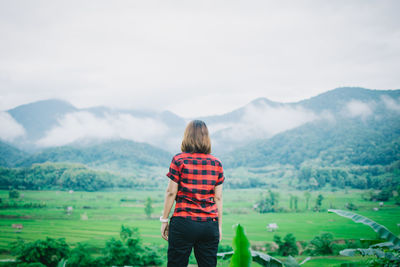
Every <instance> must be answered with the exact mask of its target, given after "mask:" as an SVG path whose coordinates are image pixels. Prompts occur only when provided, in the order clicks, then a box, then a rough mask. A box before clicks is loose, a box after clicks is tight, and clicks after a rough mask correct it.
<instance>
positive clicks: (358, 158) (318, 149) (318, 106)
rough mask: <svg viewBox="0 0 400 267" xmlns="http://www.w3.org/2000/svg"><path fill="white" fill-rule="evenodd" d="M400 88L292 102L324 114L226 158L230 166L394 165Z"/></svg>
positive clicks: (399, 137)
mask: <svg viewBox="0 0 400 267" xmlns="http://www.w3.org/2000/svg"><path fill="white" fill-rule="evenodd" d="M399 97H400V90H394V91H377V90H366V89H361V88H348V89H346V88H339V89H336V90H333V91H329V92H326V93H324V94H321V95H319V96H317V97H314V98H311V99H308V100H304V101H301V102H298V103H294V104H289V105H299V106H301V107H302V108H307V109H308V110H312V111H313V112H314V114H329V116H328V115H323V116H319V117H317V118H316V119H314V120H311V121H309V122H307V123H304V124H302V125H301V126H298V127H295V128H293V129H289V130H286V131H283V132H281V133H278V134H276V135H274V136H272V137H271V138H264V139H259V140H253V141H251V142H249V143H248V144H246V145H245V146H243V147H241V148H237V149H235V150H233V151H231V152H229V153H225V154H224V155H223V156H222V158H223V159H224V161H225V164H226V165H227V166H230V167H240V166H246V167H263V166H267V165H273V164H290V165H293V166H296V167H299V166H300V165H302V164H306V165H318V166H319V167H323V166H348V165H384V166H385V165H389V164H391V163H393V162H396V161H399V160H400V101H399V100H400V99H399Z"/></svg>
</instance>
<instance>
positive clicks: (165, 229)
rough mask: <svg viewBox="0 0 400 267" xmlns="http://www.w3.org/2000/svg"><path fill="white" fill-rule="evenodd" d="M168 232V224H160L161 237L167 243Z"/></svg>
mask: <svg viewBox="0 0 400 267" xmlns="http://www.w3.org/2000/svg"><path fill="white" fill-rule="evenodd" d="M168 232H169V225H168V223H167V222H166V223H162V224H161V236H162V238H164V239H165V240H166V241H168Z"/></svg>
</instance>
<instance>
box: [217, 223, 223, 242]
mask: <svg viewBox="0 0 400 267" xmlns="http://www.w3.org/2000/svg"><path fill="white" fill-rule="evenodd" d="M218 228H219V242H221V240H222V227H221V226H219V227H218Z"/></svg>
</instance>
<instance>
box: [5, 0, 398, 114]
mask: <svg viewBox="0 0 400 267" xmlns="http://www.w3.org/2000/svg"><path fill="white" fill-rule="evenodd" d="M399 10H400V1H396V0H393V1H385V0H383V1H367V0H360V1H349V0H346V1H328V0H326V1H321V0H320V1H298V0H293V1H264V0H262V1H252V0H246V1H235V0H229V1H216V0H212V1H206V0H201V1H183V0H181V1H165V0H163V1H152V0H143V1H134V0H131V1H111V0H110V1H98V0H96V1H81V0H80V1H50V0H49V1H31V0H26V1H9V0H0V36H1V40H0V110H6V109H9V108H12V107H15V106H17V105H20V104H24V103H28V102H31V101H36V100H39V99H47V98H61V99H65V100H67V101H69V102H71V103H72V104H74V105H75V106H77V107H88V106H95V105H107V106H112V107H119V108H132V109H142V108H145V109H154V110H170V111H173V112H175V113H177V114H179V115H181V116H184V117H193V116H200V115H210V114H220V113H225V112H228V111H230V110H232V109H235V108H237V107H240V106H242V105H244V104H246V103H248V102H250V101H251V100H253V99H255V98H258V97H266V98H269V99H271V100H274V101H281V102H293V101H298V100H301V99H304V98H309V97H312V96H315V95H317V94H319V93H322V92H325V91H327V90H331V89H334V88H336V87H341V86H361V87H366V88H370V89H399V88H400V71H399V69H400V16H399Z"/></svg>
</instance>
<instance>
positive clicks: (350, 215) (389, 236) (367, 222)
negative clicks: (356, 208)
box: [328, 209, 400, 246]
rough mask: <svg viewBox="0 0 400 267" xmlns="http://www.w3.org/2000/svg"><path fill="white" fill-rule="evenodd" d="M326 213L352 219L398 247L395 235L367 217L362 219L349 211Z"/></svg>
mask: <svg viewBox="0 0 400 267" xmlns="http://www.w3.org/2000/svg"><path fill="white" fill-rule="evenodd" d="M328 212H334V213H336V214H337V215H339V216H342V217H345V218H349V219H352V220H353V221H354V222H356V223H362V224H365V225H368V226H369V227H371V228H372V229H373V230H374V231H375V232H377V233H378V235H379V237H380V238H383V239H386V240H388V241H390V242H392V243H393V245H395V246H400V239H399V238H398V237H397V236H396V235H394V234H393V233H392V232H390V231H389V229H387V228H386V227H385V226H383V225H380V224H379V223H377V222H374V221H373V220H371V219H368V218H367V217H364V216H362V215H359V214H356V213H353V212H350V211H344V210H334V209H330V210H328Z"/></svg>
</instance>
